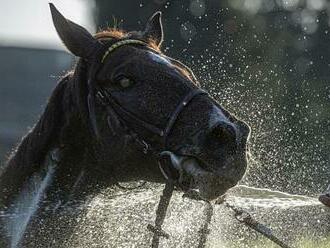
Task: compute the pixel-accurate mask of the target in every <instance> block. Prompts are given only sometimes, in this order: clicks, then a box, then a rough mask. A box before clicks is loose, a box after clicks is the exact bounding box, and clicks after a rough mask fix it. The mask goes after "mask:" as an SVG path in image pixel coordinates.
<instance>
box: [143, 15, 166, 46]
mask: <svg viewBox="0 0 330 248" xmlns="http://www.w3.org/2000/svg"><path fill="white" fill-rule="evenodd" d="M143 38H144V39H146V40H149V39H151V40H153V41H155V42H156V44H157V46H160V45H161V44H162V42H163V39H164V33H163V25H162V13H161V12H160V11H157V12H156V13H154V14H153V15H152V16H151V17H150V18H149V20H148V22H147V24H146V27H145V29H144V32H143Z"/></svg>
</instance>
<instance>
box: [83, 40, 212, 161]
mask: <svg viewBox="0 0 330 248" xmlns="http://www.w3.org/2000/svg"><path fill="white" fill-rule="evenodd" d="M124 45H135V46H136V45H138V46H143V47H146V48H147V49H151V50H152V51H154V52H157V51H155V50H154V49H153V48H151V47H150V46H148V44H147V43H145V42H143V41H141V40H135V39H127V40H120V41H117V42H115V43H113V44H112V45H111V46H108V48H106V49H105V51H104V50H103V54H102V56H101V60H100V62H99V66H97V67H100V66H102V64H103V63H104V61H105V59H106V58H107V57H108V56H109V55H110V54H111V53H112V52H113V51H114V50H116V49H117V48H119V47H121V46H124ZM157 53H158V52H157ZM158 54H159V53H158ZM173 61H175V62H176V63H178V62H177V61H176V60H173ZM180 65H182V64H180ZM97 67H96V68H97ZM95 73H96V70H94V73H92V74H90V78H89V85H91V84H93V86H94V87H90V89H91V88H93V89H94V88H95V87H96V88H97V89H96V91H94V90H93V91H94V92H95V96H96V100H97V101H98V102H99V103H101V105H103V106H104V107H105V108H106V110H107V112H108V117H107V122H108V126H109V128H110V130H111V131H112V132H113V133H115V132H116V131H115V130H116V128H117V127H118V126H121V127H123V128H124V129H125V131H126V132H127V134H128V135H129V136H130V137H131V138H132V139H133V140H135V141H136V143H137V144H139V145H140V146H142V151H143V152H144V153H145V154H147V153H148V154H152V155H154V156H156V157H157V158H159V156H161V154H162V152H163V151H166V150H168V137H169V134H170V133H171V131H172V129H173V127H174V125H175V123H176V121H177V119H178V117H179V115H180V114H181V113H182V111H183V110H184V108H185V107H186V106H188V105H189V104H190V103H191V102H192V100H193V99H194V98H195V97H196V96H199V95H206V94H207V92H205V91H203V90H201V89H199V88H197V89H193V90H191V91H190V92H188V94H186V95H185V96H183V97H182V99H181V100H180V102H179V103H178V104H177V106H176V108H175V109H174V111H173V112H172V113H171V114H170V115H169V118H168V120H167V123H166V125H165V126H164V127H158V126H156V125H154V124H152V123H149V122H147V121H145V120H142V119H141V118H139V117H138V116H136V115H135V114H134V113H132V112H130V111H128V110H127V109H126V108H125V107H124V106H122V105H121V104H120V103H119V102H118V101H117V100H116V99H115V98H114V97H113V95H112V94H111V92H110V91H109V90H107V89H104V88H101V87H99V86H95V84H94V83H93V81H94V77H95ZM93 74H94V75H93ZM192 77H193V78H194V76H193V74H192ZM93 91H92V92H91V91H90V93H89V95H88V106H89V115H90V118H91V120H90V121H91V123H92V126H94V125H95V124H93V123H96V121H95V116H93V115H95V109H93V106H94V105H95V104H94V103H92V99H93V97H92V96H91V93H93ZM133 123H134V126H138V127H139V128H142V129H143V130H145V131H147V132H148V133H149V134H150V135H151V136H152V137H158V138H157V142H153V143H154V144H151V142H150V141H149V140H146V139H145V137H141V136H140V135H138V134H137V133H136V131H135V130H134V129H133V128H132V125H133ZM94 129H95V128H94ZM96 129H97V128H96Z"/></svg>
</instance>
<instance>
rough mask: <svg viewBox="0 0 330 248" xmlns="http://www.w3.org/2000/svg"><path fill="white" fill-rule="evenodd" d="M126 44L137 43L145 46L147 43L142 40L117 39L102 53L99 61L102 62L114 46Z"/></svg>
mask: <svg viewBox="0 0 330 248" xmlns="http://www.w3.org/2000/svg"><path fill="white" fill-rule="evenodd" d="M127 44H138V45H145V46H147V45H148V44H147V43H146V42H144V41H142V40H132V39H130V40H121V41H117V42H116V43H114V44H112V45H111V46H110V47H109V48H108V49H107V50H106V51H105V53H104V55H103V57H102V60H101V63H103V62H104V60H105V59H106V57H107V56H108V55H109V54H110V53H112V52H113V51H114V50H115V49H116V48H118V47H121V46H123V45H127Z"/></svg>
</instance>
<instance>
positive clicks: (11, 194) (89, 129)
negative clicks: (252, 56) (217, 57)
mask: <svg viewBox="0 0 330 248" xmlns="http://www.w3.org/2000/svg"><path fill="white" fill-rule="evenodd" d="M50 10H51V15H52V19H53V23H54V26H55V29H56V31H57V33H58V35H59V37H60V39H61V40H62V42H63V44H64V45H65V47H66V48H67V49H68V50H69V51H70V52H71V53H72V54H73V55H75V56H76V57H77V58H78V60H77V63H76V65H75V67H74V69H73V70H72V71H71V72H69V73H67V74H66V75H64V76H63V78H62V79H61V80H60V81H59V82H58V84H57V86H56V87H55V89H54V90H53V92H52V94H51V96H50V98H49V100H48V103H47V105H46V107H45V110H44V112H43V114H42V115H41V117H40V119H39V120H38V121H37V123H36V124H35V126H34V127H33V128H32V129H31V130H30V131H29V132H28V133H27V135H26V136H25V137H24V138H23V139H22V141H21V142H20V144H19V145H18V147H17V148H16V150H15V151H14V152H13V154H12V155H11V156H10V158H9V160H8V162H7V163H6V166H5V168H4V169H3V170H2V173H1V175H0V189H1V191H0V208H1V212H0V213H1V214H0V215H1V219H0V221H1V224H0V237H1V239H0V246H1V247H19V246H24V247H29V246H31V247H35V246H36V243H33V242H37V241H35V237H36V235H35V234H36V233H38V232H39V231H40V232H41V233H43V232H44V233H47V229H48V227H51V225H52V222H53V220H54V218H57V217H55V213H60V212H61V211H63V209H64V207H63V206H65V205H66V204H67V203H69V202H74V201H75V202H84V201H85V200H86V198H87V197H91V196H94V195H96V194H97V193H98V192H100V191H101V190H102V189H104V188H107V187H110V186H112V185H114V184H116V183H120V182H130V181H134V180H143V181H148V182H157V183H167V182H173V184H172V185H173V189H177V190H182V191H184V192H190V191H191V192H195V193H196V194H197V195H198V197H200V198H201V199H205V200H212V199H216V198H217V197H219V196H221V195H223V194H224V193H225V192H226V191H227V190H228V189H230V188H232V187H234V186H235V185H236V184H237V183H238V182H239V181H240V180H241V179H242V177H243V176H244V174H245V172H246V170H247V142H248V139H249V134H250V128H249V126H248V125H247V124H246V123H245V122H244V121H242V120H240V119H238V118H237V117H235V116H234V115H233V114H232V113H230V112H229V111H227V110H226V109H225V108H223V107H222V106H221V105H220V104H219V103H218V102H217V101H216V100H214V99H213V98H212V97H211V96H210V95H209V94H208V93H207V92H206V91H204V90H202V89H201V87H200V84H199V82H198V80H197V78H196V77H195V75H194V73H193V72H192V70H191V69H190V68H189V67H188V66H186V65H184V64H183V63H181V62H180V61H179V60H176V59H174V58H171V57H168V56H166V55H165V54H164V53H163V52H162V51H161V45H162V42H163V40H164V33H163V25H162V20H161V12H156V13H155V14H153V15H152V16H151V17H150V19H149V20H148V22H147V23H146V25H145V28H144V30H143V31H123V30H119V29H114V28H113V29H107V30H104V31H100V32H98V33H96V34H95V35H92V34H90V33H89V32H88V31H87V30H86V29H85V28H83V27H82V26H80V25H78V24H76V23H74V22H72V21H70V20H69V19H66V18H65V17H64V16H63V15H62V14H61V13H60V12H59V11H58V10H57V9H56V7H55V6H54V5H53V4H50ZM15 214H16V216H18V217H17V218H14V217H12V216H15ZM8 216H11V217H8ZM40 220H42V221H40ZM72 223H74V222H71V224H72ZM72 225H74V224H72ZM58 228H59V227H58ZM60 228H64V229H65V230H66V233H68V235H69V233H70V227H69V226H66V223H63V225H61V227H60ZM52 230H54V229H52ZM29 233H34V235H29ZM49 235H53V238H52V239H51V240H52V241H54V240H56V242H57V243H56V244H60V243H61V240H63V239H64V237H63V236H61V235H58V236H56V233H53V232H52V233H50V234H49ZM42 236H43V235H39V237H38V239H39V240H38V242H39V241H40V239H42ZM45 242H46V241H45ZM47 242H48V241H47ZM49 242H50V241H49ZM45 246H51V244H45ZM45 246H44V247H45Z"/></svg>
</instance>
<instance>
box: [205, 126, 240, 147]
mask: <svg viewBox="0 0 330 248" xmlns="http://www.w3.org/2000/svg"><path fill="white" fill-rule="evenodd" d="M210 134H211V135H212V137H214V138H216V139H217V140H218V141H220V142H221V143H227V144H228V143H233V144H234V143H236V130H235V127H233V125H232V124H230V123H227V122H219V123H217V124H216V125H215V126H213V127H212V128H211V131H210Z"/></svg>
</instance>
